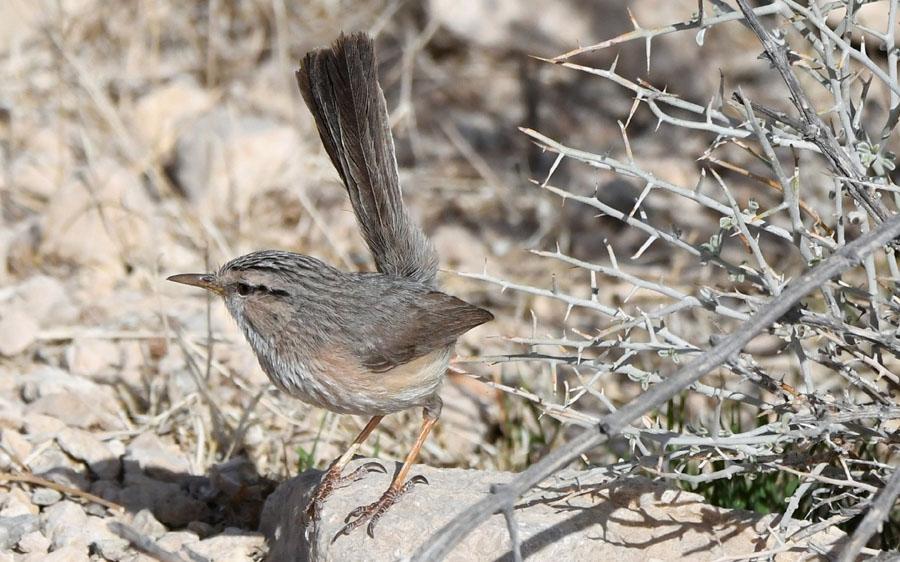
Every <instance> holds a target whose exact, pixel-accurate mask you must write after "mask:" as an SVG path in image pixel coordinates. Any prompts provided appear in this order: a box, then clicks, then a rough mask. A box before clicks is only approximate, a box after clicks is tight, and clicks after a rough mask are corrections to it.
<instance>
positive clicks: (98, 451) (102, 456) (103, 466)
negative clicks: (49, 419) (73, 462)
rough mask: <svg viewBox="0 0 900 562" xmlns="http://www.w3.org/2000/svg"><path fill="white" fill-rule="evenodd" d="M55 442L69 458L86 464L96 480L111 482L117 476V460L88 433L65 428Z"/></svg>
mask: <svg viewBox="0 0 900 562" xmlns="http://www.w3.org/2000/svg"><path fill="white" fill-rule="evenodd" d="M56 442H57V443H59V446H60V447H61V448H62V450H63V451H65V452H66V453H68V454H69V456H71V457H73V458H75V459H78V460H80V461H83V462H85V463H87V465H88V468H90V469H91V472H93V473H94V474H96V475H97V477H98V478H100V479H104V480H112V479H114V478H117V477H118V476H119V471H120V470H121V468H122V463H121V461H120V460H119V458H117V457H115V456H113V454H112V453H111V452H110V450H109V449H108V448H107V447H106V445H104V444H103V443H102V442H101V441H100V440H98V439H96V438H95V437H94V436H93V435H91V434H90V433H88V432H86V431H82V430H80V429H74V428H69V427H67V428H65V429H63V430H62V431H60V432H59V434H58V435H57V436H56Z"/></svg>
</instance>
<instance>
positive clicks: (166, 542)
mask: <svg viewBox="0 0 900 562" xmlns="http://www.w3.org/2000/svg"><path fill="white" fill-rule="evenodd" d="M199 540H200V537H198V536H197V535H196V534H194V533H191V532H189V531H171V532H168V533H166V534H165V535H163V536H162V537H160V538H159V540H158V541H156V544H157V546H159V547H160V548H164V549H166V550H168V551H169V552H178V551H179V550H181V547H182V546H184V545H186V544H191V543H195V542H197V541H199Z"/></svg>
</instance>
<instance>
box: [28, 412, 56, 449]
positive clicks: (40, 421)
mask: <svg viewBox="0 0 900 562" xmlns="http://www.w3.org/2000/svg"><path fill="white" fill-rule="evenodd" d="M24 427H25V433H26V434H28V436H30V437H31V439H32V440H34V442H35V443H37V442H39V441H45V440H46V439H49V438H53V437H55V436H56V434H57V433H58V432H60V431H61V430H62V429H63V428H64V427H66V424H65V423H63V422H62V420H60V419H59V418H54V417H53V416H45V415H44V414H28V415H27V416H25V423H24Z"/></svg>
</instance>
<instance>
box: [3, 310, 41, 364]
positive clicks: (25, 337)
mask: <svg viewBox="0 0 900 562" xmlns="http://www.w3.org/2000/svg"><path fill="white" fill-rule="evenodd" d="M38 329H39V326H38V325H37V322H35V321H34V319H33V318H32V317H31V316H29V315H28V314H26V313H25V312H24V311H21V310H16V309H13V310H9V309H7V310H6V311H5V312H4V313H3V316H2V317H0V355H5V356H7V357H11V356H13V355H18V354H19V353H22V352H23V351H25V350H26V349H28V347H29V346H30V345H31V344H32V343H34V341H35V339H37V335H38Z"/></svg>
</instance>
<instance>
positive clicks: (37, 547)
mask: <svg viewBox="0 0 900 562" xmlns="http://www.w3.org/2000/svg"><path fill="white" fill-rule="evenodd" d="M18 547H19V550H21V551H22V552H23V553H25V554H46V553H47V551H48V550H50V539H48V538H47V537H45V536H44V535H42V534H41V532H40V531H31V532H30V533H25V534H24V535H22V538H21V539H19V543H18Z"/></svg>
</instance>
